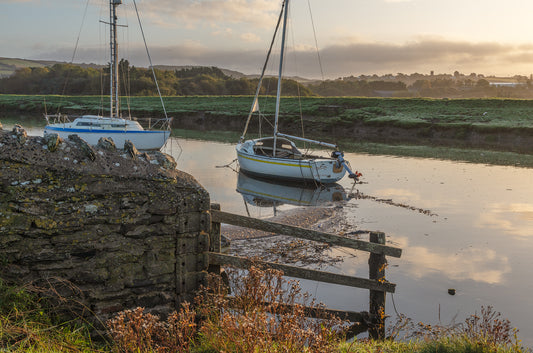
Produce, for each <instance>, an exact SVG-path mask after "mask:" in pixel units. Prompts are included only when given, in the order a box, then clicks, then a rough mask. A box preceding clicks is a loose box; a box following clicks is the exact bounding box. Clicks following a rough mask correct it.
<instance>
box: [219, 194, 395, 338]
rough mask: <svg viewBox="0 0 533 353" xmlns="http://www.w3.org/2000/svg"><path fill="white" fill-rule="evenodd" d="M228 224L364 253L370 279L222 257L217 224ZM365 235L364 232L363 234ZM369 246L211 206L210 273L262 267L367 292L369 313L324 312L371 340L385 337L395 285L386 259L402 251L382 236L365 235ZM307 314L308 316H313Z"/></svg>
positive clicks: (229, 256) (353, 332) (310, 311)
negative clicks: (389, 297) (388, 302)
mask: <svg viewBox="0 0 533 353" xmlns="http://www.w3.org/2000/svg"><path fill="white" fill-rule="evenodd" d="M221 223H225V224H231V225H234V226H239V227H244V228H251V229H257V230H262V231H267V232H272V233H275V234H281V235H288V236H292V237H296V238H301V239H306V240H312V241H317V242H322V243H327V244H330V245H335V246H341V247H346V248H350V249H355V250H360V251H367V252H369V253H370V257H369V260H368V264H369V278H360V277H353V276H346V275H341V274H336V273H331V272H325V271H318V270H311V269H306V268H301V267H295V266H290V265H284V264H279V263H273V262H265V261H262V262H261V261H256V260H254V261H251V260H249V259H247V258H244V257H238V256H231V255H225V254H222V253H221V245H220V239H221V235H220V224H221ZM363 233H364V232H363ZM366 233H369V236H370V242H368V241H363V240H357V239H351V238H346V237H341V236H337V235H334V234H328V233H323V232H318V231H314V230H310V229H304V228H299V227H294V226H290V225H285V224H280V223H276V222H270V221H264V220H260V219H256V218H251V217H246V216H240V215H236V214H232V213H228V212H222V211H220V205H218V204H212V205H211V234H210V238H211V239H210V240H211V242H210V249H209V250H210V251H209V264H210V269H211V270H213V271H218V270H219V269H220V266H223V265H231V266H234V267H238V268H247V267H249V266H250V265H252V264H261V265H263V266H267V267H270V268H273V269H277V270H281V271H283V273H284V275H286V276H290V277H296V278H302V279H309V280H314V281H320V282H325V283H332V284H340V285H344V286H350V287H357V288H364V289H368V290H370V300H369V311H368V312H352V311H339V310H333V309H327V311H328V312H329V313H332V314H335V315H337V316H339V317H340V318H342V319H346V320H349V321H351V322H355V323H357V324H356V325H354V326H352V327H354V330H353V331H352V334H354V335H357V334H359V333H361V332H364V331H367V330H368V333H369V336H370V337H371V338H375V339H383V338H384V337H385V299H386V293H387V292H388V293H394V290H395V288H396V285H395V284H393V283H390V282H388V281H387V280H386V279H385V267H386V266H385V265H386V263H387V260H386V258H385V256H393V257H400V256H401V254H402V250H401V249H399V248H395V247H391V246H387V245H385V234H384V233H381V232H371V231H368V232H366ZM312 315H313V314H312V310H309V316H312Z"/></svg>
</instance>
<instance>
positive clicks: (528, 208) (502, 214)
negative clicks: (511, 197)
mask: <svg viewBox="0 0 533 353" xmlns="http://www.w3.org/2000/svg"><path fill="white" fill-rule="evenodd" d="M485 209H486V212H484V213H483V214H482V215H481V216H480V217H479V219H478V221H477V226H478V227H481V228H494V229H498V230H503V231H504V232H505V233H507V234H509V235H512V236H514V237H516V238H518V239H529V238H531V237H532V236H533V222H532V221H533V204H528V203H510V204H505V203H493V204H490V205H487V206H486V207H485Z"/></svg>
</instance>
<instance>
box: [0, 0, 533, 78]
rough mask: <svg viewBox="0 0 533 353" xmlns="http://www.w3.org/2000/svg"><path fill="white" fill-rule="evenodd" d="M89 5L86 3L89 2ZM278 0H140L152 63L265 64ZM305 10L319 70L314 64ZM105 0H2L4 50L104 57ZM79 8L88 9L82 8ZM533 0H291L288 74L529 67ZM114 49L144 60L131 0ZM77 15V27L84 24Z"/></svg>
mask: <svg viewBox="0 0 533 353" xmlns="http://www.w3.org/2000/svg"><path fill="white" fill-rule="evenodd" d="M86 5H88V6H87V7H86ZM280 5H281V0H195V1H192V2H191V1H189V0H172V1H171V0H159V1H155V0H137V6H138V8H139V11H140V15H141V20H142V23H143V28H144V32H145V35H146V37H147V42H148V47H149V49H150V55H151V57H152V60H153V64H154V65H174V66H188V65H192V66H216V67H221V68H225V69H229V70H235V71H239V72H242V73H244V74H247V75H253V74H256V73H258V72H260V71H261V67H262V65H263V62H264V59H265V56H266V52H267V49H268V45H269V43H270V40H271V36H272V33H273V30H274V26H275V22H276V20H277V16H278V13H279V10H280ZM308 5H310V7H311V9H312V18H313V23H314V28H315V29H316V33H317V37H316V42H317V44H318V48H319V53H320V61H321V62H322V71H321V69H320V66H319V65H318V55H317V49H316V47H315V38H314V37H313V26H312V23H311V21H310V16H309V13H310V11H309V6H308ZM108 8H109V5H108V1H107V0H88V2H85V1H84V2H83V3H77V2H72V1H67V0H48V1H46V2H42V1H40V0H0V30H2V33H9V38H7V37H5V36H4V37H2V38H0V47H1V48H2V51H1V52H0V56H2V57H13V58H15V57H20V58H25V59H30V60H55V61H64V62H70V61H71V58H72V57H73V52H74V47H75V43H76V42H77V41H78V33H80V36H79V45H78V48H77V51H76V54H75V56H74V62H85V63H95V64H105V63H106V62H107V60H108V59H107V54H106V50H107V49H106V46H105V43H106V41H107V38H108V34H107V28H106V26H105V25H104V24H102V23H100V22H99V20H103V21H106V20H108V17H109V15H108V14H107V12H108ZM86 9H87V15H86V17H85V18H84V17H83V15H84V12H85V10H86ZM531 12H533V3H524V2H523V1H519V0H509V1H507V2H506V3H505V4H504V5H502V4H501V2H498V3H497V2H496V1H493V0H487V1H483V2H482V1H480V0H471V1H469V2H467V3H464V2H462V1H459V0H448V1H443V0H376V1H372V2H368V1H362V0H332V1H328V2H327V3H326V2H324V1H318V0H308V1H301V0H293V1H292V2H291V15H292V16H291V30H290V31H289V40H288V42H289V45H290V47H291V48H292V50H291V53H292V55H293V56H290V57H288V58H287V62H286V70H285V72H286V74H287V75H288V76H301V77H306V78H310V79H321V78H322V72H323V77H324V78H326V79H328V78H329V79H333V78H337V77H343V76H350V75H354V76H358V75H362V74H363V75H372V74H377V75H383V74H388V73H392V74H397V73H404V74H410V73H415V72H419V73H429V72H431V71H434V72H435V73H436V74H438V73H453V72H454V71H459V72H461V73H464V74H469V73H471V72H476V73H483V74H484V75H486V76H497V77H509V76H514V75H524V76H529V75H530V74H531V73H533V44H530V40H529V38H528V37H529V36H528V34H530V33H533V23H532V22H531V21H530V20H529V18H528V14H529V13H531ZM119 19H120V23H121V24H124V25H127V26H128V27H127V29H126V28H121V33H120V37H119V40H120V43H129V44H121V45H120V46H119V50H120V57H125V58H128V60H129V61H130V62H131V63H132V64H133V65H135V66H141V67H147V66H148V60H147V57H146V52H145V48H144V44H142V37H141V36H140V33H139V30H138V25H137V18H136V14H135V12H134V10H133V6H132V2H131V1H126V0H125V1H124V5H121V6H119ZM82 23H83V26H81V24H82Z"/></svg>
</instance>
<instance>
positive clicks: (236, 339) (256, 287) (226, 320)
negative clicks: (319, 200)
mask: <svg viewBox="0 0 533 353" xmlns="http://www.w3.org/2000/svg"><path fill="white" fill-rule="evenodd" d="M231 281H232V282H233V284H234V286H233V287H234V288H235V289H234V291H235V293H234V295H233V296H231V297H229V296H228V294H229V293H228V291H227V287H226V286H225V285H224V284H223V283H222V281H221V278H220V277H214V276H213V277H211V278H210V285H209V288H204V289H203V290H201V292H200V293H199V295H198V296H197V298H196V300H195V310H194V311H192V310H191V307H190V306H189V304H185V305H184V306H183V307H182V309H181V310H180V312H179V313H174V314H172V315H171V316H170V317H169V318H168V319H167V320H166V321H161V320H159V318H158V317H157V316H154V315H151V314H147V313H144V311H143V309H141V308H138V309H136V310H133V311H125V312H122V313H120V314H119V315H118V316H117V317H115V318H114V319H112V320H110V321H109V322H108V327H109V329H110V333H111V335H112V337H113V339H114V341H115V343H116V348H117V350H118V351H120V352H189V351H191V350H192V351H199V352H243V353H248V352H326V353H327V352H335V351H337V347H338V346H339V344H340V342H341V339H342V335H341V333H342V327H343V322H342V321H341V320H340V319H338V318H336V317H332V316H328V315H326V314H323V315H321V316H320V315H319V317H320V318H319V319H309V318H307V317H306V313H305V307H306V306H307V307H312V308H314V309H315V310H317V312H319V313H320V312H321V306H320V305H316V304H315V303H314V302H313V301H310V300H309V296H308V295H306V294H302V292H301V289H300V287H299V285H298V283H297V282H295V281H286V280H285V279H284V278H283V274H282V273H281V272H280V271H276V270H271V269H267V270H263V269H259V268H257V267H252V268H251V269H250V270H249V271H248V273H247V274H246V275H244V276H242V273H240V272H237V271H233V272H232V275H231ZM322 313H323V311H322Z"/></svg>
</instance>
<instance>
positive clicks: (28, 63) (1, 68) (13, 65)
mask: <svg viewBox="0 0 533 353" xmlns="http://www.w3.org/2000/svg"><path fill="white" fill-rule="evenodd" d="M55 64H66V62H65V61H51V60H27V59H15V58H2V57H0V78H2V77H8V76H11V75H12V74H13V73H14V72H15V70H17V69H20V68H24V67H47V66H53V65H55ZM74 65H77V66H80V67H83V68H87V67H92V68H101V67H103V66H104V65H97V64H86V63H74ZM154 67H155V68H156V69H158V70H172V71H174V70H183V69H190V68H192V67H198V66H194V65H184V66H173V65H155V66H154ZM220 70H222V72H223V73H224V74H225V75H227V76H230V77H232V78H236V79H239V78H242V77H246V75H245V74H243V73H242V72H238V71H234V70H228V69H222V68H221V69H220Z"/></svg>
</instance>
